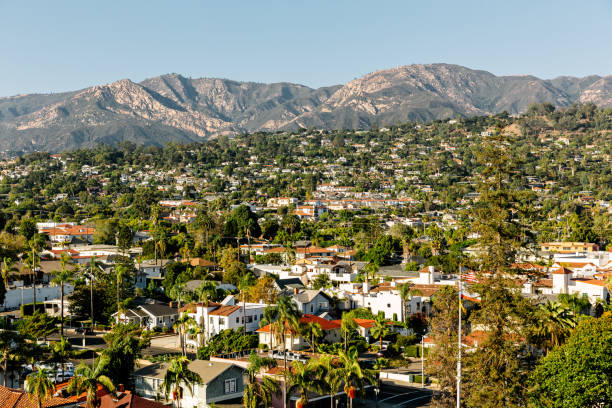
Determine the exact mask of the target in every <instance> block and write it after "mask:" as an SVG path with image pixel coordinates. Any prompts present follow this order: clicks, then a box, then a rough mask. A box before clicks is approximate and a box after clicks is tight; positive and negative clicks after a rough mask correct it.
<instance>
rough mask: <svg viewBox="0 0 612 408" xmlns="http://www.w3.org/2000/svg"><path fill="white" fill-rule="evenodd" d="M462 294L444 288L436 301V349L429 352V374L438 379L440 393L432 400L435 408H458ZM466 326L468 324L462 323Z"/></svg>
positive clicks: (432, 328) (433, 313)
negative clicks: (458, 360) (459, 326)
mask: <svg viewBox="0 0 612 408" xmlns="http://www.w3.org/2000/svg"><path fill="white" fill-rule="evenodd" d="M458 299H459V294H458V292H457V290H456V289H455V288H454V287H452V286H442V287H441V288H440V290H438V291H437V292H436V294H435V296H434V298H433V305H432V311H431V318H430V331H429V337H430V338H431V339H432V341H433V344H434V346H433V347H432V348H431V349H429V355H428V358H427V366H426V369H427V373H428V374H430V375H431V376H433V377H435V378H436V380H437V381H438V384H439V386H440V392H439V393H437V394H435V395H434V396H433V398H432V401H431V403H432V406H433V407H436V408H443V407H444V408H446V407H448V408H452V407H455V404H456V398H455V395H456V393H457V376H456V371H455V369H456V367H457V355H458V353H457V352H458V349H459V346H458V327H457V326H458V322H459V304H458V303H459V301H458ZM463 326H465V321H463Z"/></svg>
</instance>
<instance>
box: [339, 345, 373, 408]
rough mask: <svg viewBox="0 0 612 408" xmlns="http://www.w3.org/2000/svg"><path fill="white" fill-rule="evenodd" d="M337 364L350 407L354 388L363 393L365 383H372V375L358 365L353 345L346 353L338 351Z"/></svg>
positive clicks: (356, 352)
mask: <svg viewBox="0 0 612 408" xmlns="http://www.w3.org/2000/svg"><path fill="white" fill-rule="evenodd" d="M338 360H339V365H340V367H342V370H341V375H342V380H343V381H344V392H345V393H346V395H347V396H348V398H350V405H351V408H352V406H353V398H354V395H355V389H356V388H358V389H359V390H360V392H361V394H362V395H365V383H366V382H369V383H370V384H374V383H375V382H376V380H375V378H374V376H373V375H372V374H371V373H370V372H369V371H367V370H365V369H363V368H361V366H360V365H359V353H358V351H357V349H356V348H355V347H351V348H350V349H349V351H348V352H347V353H345V352H344V351H340V353H339V354H338Z"/></svg>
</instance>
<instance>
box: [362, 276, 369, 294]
mask: <svg viewBox="0 0 612 408" xmlns="http://www.w3.org/2000/svg"><path fill="white" fill-rule="evenodd" d="M361 288H362V290H363V293H370V281H369V280H367V279H366V280H365V282H363V285H362V287H361Z"/></svg>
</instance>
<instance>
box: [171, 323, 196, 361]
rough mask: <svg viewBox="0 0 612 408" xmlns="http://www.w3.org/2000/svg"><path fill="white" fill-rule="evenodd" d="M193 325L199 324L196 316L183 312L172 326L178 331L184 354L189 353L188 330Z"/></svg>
mask: <svg viewBox="0 0 612 408" xmlns="http://www.w3.org/2000/svg"><path fill="white" fill-rule="evenodd" d="M193 326H197V323H196V321H195V320H194V318H193V317H191V316H189V315H188V314H187V313H183V314H181V316H179V318H178V319H176V322H174V325H173V326H172V328H173V329H174V330H176V331H177V332H178V335H179V340H180V343H181V352H182V353H183V355H184V356H186V355H187V351H186V350H185V342H186V336H187V331H188V330H189V329H190V328H191V327H193Z"/></svg>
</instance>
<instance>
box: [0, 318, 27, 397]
mask: <svg viewBox="0 0 612 408" xmlns="http://www.w3.org/2000/svg"><path fill="white" fill-rule="evenodd" d="M2 323H3V325H4V327H3V328H2V330H0V364H1V365H2V371H3V373H4V375H3V377H4V386H5V387H6V386H7V379H8V373H9V367H11V366H12V365H13V364H14V363H15V362H16V361H18V360H19V359H20V357H21V356H22V353H23V351H22V346H23V344H24V337H23V336H22V335H21V334H19V333H17V332H16V331H15V330H14V328H13V327H12V326H11V325H7V322H6V321H4V320H3V321H2Z"/></svg>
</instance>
